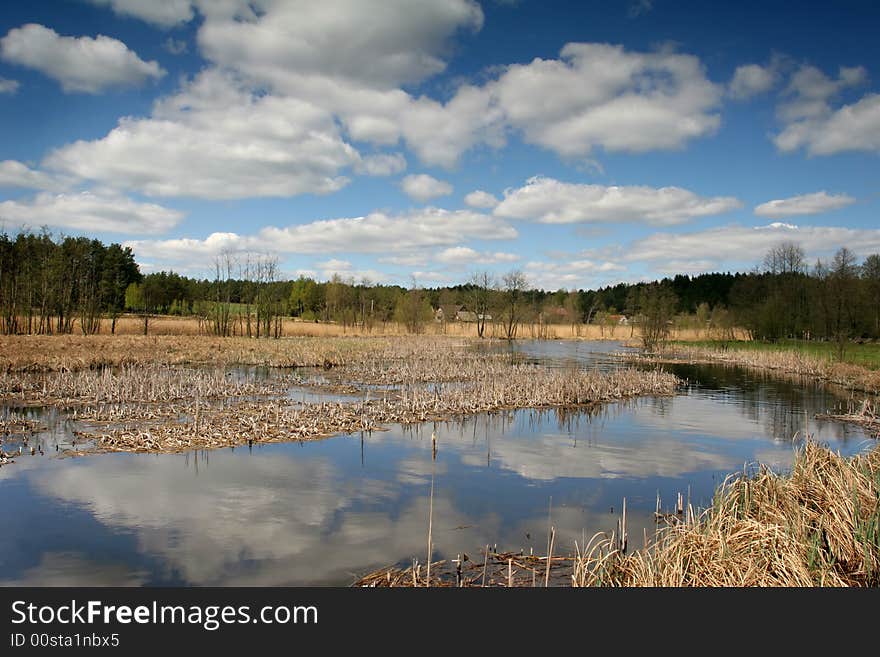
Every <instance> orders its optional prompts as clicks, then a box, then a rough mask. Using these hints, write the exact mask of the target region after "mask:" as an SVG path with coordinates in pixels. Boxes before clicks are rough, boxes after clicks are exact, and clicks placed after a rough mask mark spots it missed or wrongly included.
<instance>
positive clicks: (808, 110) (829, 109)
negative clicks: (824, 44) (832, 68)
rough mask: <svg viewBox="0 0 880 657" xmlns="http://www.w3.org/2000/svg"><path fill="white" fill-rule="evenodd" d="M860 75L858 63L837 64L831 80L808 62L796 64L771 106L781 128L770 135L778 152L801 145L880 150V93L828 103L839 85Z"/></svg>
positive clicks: (817, 150)
mask: <svg viewBox="0 0 880 657" xmlns="http://www.w3.org/2000/svg"><path fill="white" fill-rule="evenodd" d="M866 79H867V71H866V70H865V69H864V68H863V67H849V68H848V67H841V68H840V70H839V71H838V75H837V78H836V79H833V78H829V77H828V76H827V75H825V74H824V73H823V72H822V71H820V70H819V69H817V68H815V67H812V66H802V67H801V68H800V69H798V71H797V72H796V73H795V74H794V75H793V76H792V78H791V81H790V83H789V85H788V88H787V89H786V91H785V94H784V96H785V100H784V101H783V102H782V103H781V104H780V105H779V107H778V109H777V114H778V115H779V118H780V119H781V120H782V122H783V126H784V127H783V129H782V131H781V132H780V133H779V134H778V135H776V136H775V137H774V139H773V141H774V143H775V144H776V147H777V148H778V149H779V150H780V151H783V152H790V151H795V150H797V149H799V148H805V149H806V151H807V152H808V153H809V154H810V155H832V154H834V153H839V152H842V151H851V150H867V151H878V150H880V95H878V94H866V95H865V96H863V97H862V98H861V99H860V100H858V101H856V102H855V103H852V104H844V105H842V106H840V107H838V108H836V109H835V108H834V107H833V106H832V100H834V99H835V98H836V97H837V96H839V95H840V94H841V93H842V92H843V91H844V90H846V89H848V88H850V87H854V86H857V85H860V84H862V83H864V82H865V80H866Z"/></svg>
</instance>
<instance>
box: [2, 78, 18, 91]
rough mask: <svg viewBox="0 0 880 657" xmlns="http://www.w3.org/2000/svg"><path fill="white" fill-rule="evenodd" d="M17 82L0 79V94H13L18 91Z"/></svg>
mask: <svg viewBox="0 0 880 657" xmlns="http://www.w3.org/2000/svg"><path fill="white" fill-rule="evenodd" d="M18 87H19V84H18V80H10V79H8V78H3V77H0V94H14V93H15V92H16V91H18Z"/></svg>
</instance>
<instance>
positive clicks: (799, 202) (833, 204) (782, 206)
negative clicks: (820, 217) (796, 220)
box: [755, 191, 856, 219]
mask: <svg viewBox="0 0 880 657" xmlns="http://www.w3.org/2000/svg"><path fill="white" fill-rule="evenodd" d="M855 202H856V200H855V199H854V198H853V197H852V196H849V195H848V194H829V193H828V192H825V191H821V192H815V193H813V194H802V195H800V196H792V197H791V198H785V199H778V200H773V201H767V202H766V203H762V204H761V205H759V206H757V207H756V208H755V214H756V215H758V216H759V217H770V218H771V219H781V218H784V217H793V216H796V215H801V214H819V213H820V212H828V211H830V210H837V209H838V208H843V207H846V206H847V205H851V204H853V203H855Z"/></svg>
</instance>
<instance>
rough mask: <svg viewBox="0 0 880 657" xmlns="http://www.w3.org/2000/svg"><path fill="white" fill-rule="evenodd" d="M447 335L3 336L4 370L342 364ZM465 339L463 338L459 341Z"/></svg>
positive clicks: (0, 365) (440, 340) (0, 351)
mask: <svg viewBox="0 0 880 657" xmlns="http://www.w3.org/2000/svg"><path fill="white" fill-rule="evenodd" d="M413 340H416V341H421V342H423V343H425V344H427V343H429V342H431V341H434V342H437V343H446V342H448V341H450V340H452V339H447V338H436V337H435V338H427V337H422V338H415V337H413V338H398V339H392V338H376V337H373V338H354V337H352V338H285V339H280V340H268V339H261V340H256V339H248V338H212V337H208V336H121V335H90V336H72V335H64V336H36V335H32V336H0V372H7V373H11V372H57V371H79V370H87V369H100V368H104V367H121V366H124V365H138V366H141V365H213V366H224V365H257V366H267V367H326V368H331V367H337V366H341V365H346V364H348V363H350V362H357V361H358V360H359V359H364V358H368V357H369V354H370V353H371V352H375V351H377V350H383V351H387V350H393V349H399V350H409V351H412V350H413V349H412V348H411V347H409V346H408V344H409V343H410V341H413ZM458 342H459V343H460V342H461V340H458Z"/></svg>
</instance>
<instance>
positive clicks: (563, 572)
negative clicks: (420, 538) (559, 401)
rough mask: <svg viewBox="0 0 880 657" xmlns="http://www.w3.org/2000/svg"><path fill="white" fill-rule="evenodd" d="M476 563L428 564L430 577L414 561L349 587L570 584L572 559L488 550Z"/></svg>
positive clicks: (463, 557)
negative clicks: (405, 566)
mask: <svg viewBox="0 0 880 657" xmlns="http://www.w3.org/2000/svg"><path fill="white" fill-rule="evenodd" d="M481 552H483V554H482V555H481V556H482V558H481V559H480V560H479V561H473V560H471V559H470V557H469V556H468V555H467V554H459V555H457V558H456V559H451V560H449V559H442V560H440V561H432V562H431V568H430V576H429V574H428V568H426V567H425V565H423V564H420V563H419V562H418V561H416V560H414V561H413V563H412V566H410V567H407V568H400V567H398V566H389V567H387V568H380V569H379V570H377V571H374V572H371V573H369V574H367V575H364V576H363V577H360V578H358V579H357V580H356V581H355V582H354V583H353V584H352V586H367V587H375V588H386V587H388V588H390V587H427V586H432V587H455V586H458V587H473V586H480V587H482V586H490V587H510V588H524V587H537V586H544V584H545V582H546V583H547V584H549V585H550V586H560V585H566V584H568V583H569V582H570V581H571V567H572V562H573V561H574V557H571V556H551V557H550V559H549V562H550V567H549V568H548V564H547V562H548V559H547V557H546V556H538V555H536V554H524V553H523V552H522V551H520V552H497V551H495V550H493V549H491V548H488V547H487V549H486V550H485V551H481Z"/></svg>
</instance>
